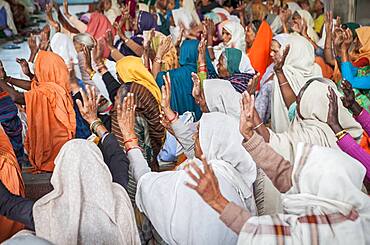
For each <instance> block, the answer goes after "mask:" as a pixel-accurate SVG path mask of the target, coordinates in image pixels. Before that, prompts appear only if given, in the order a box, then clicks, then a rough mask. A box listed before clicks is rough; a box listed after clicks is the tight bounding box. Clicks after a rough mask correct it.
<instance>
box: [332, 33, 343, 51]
mask: <svg viewBox="0 0 370 245" xmlns="http://www.w3.org/2000/svg"><path fill="white" fill-rule="evenodd" d="M344 37H345V35H344V31H343V29H342V28H338V27H336V28H335V29H334V31H333V44H334V47H335V48H336V49H337V50H340V49H341V47H342V44H343V42H344Z"/></svg>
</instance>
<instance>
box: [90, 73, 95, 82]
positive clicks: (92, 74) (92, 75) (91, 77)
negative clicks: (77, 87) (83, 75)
mask: <svg viewBox="0 0 370 245" xmlns="http://www.w3.org/2000/svg"><path fill="white" fill-rule="evenodd" d="M95 73H96V71H92V72H91V73H90V80H93V77H94V75H95Z"/></svg>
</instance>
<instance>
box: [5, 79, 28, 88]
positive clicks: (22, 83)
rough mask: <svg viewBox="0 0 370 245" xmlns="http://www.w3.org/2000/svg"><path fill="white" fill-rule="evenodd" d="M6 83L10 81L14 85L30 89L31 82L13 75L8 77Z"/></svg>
mask: <svg viewBox="0 0 370 245" xmlns="http://www.w3.org/2000/svg"><path fill="white" fill-rule="evenodd" d="M7 83H10V84H12V85H14V86H16V87H19V88H22V89H24V90H27V91H28V90H30V89H31V82H30V81H27V80H22V79H16V78H13V77H9V79H8V80H7Z"/></svg>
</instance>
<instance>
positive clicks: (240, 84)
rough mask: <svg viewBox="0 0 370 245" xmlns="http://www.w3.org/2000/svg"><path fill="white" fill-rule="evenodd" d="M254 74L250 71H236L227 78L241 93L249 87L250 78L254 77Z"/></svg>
mask: <svg viewBox="0 0 370 245" xmlns="http://www.w3.org/2000/svg"><path fill="white" fill-rule="evenodd" d="M253 76H254V74H250V73H235V74H234V75H232V76H231V77H229V78H227V79H226V80H229V81H230V83H231V85H233V87H234V88H235V90H236V91H237V92H239V93H243V92H244V91H246V90H247V88H248V82H249V79H251V78H253Z"/></svg>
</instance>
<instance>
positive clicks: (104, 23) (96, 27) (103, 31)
mask: <svg viewBox="0 0 370 245" xmlns="http://www.w3.org/2000/svg"><path fill="white" fill-rule="evenodd" d="M108 31H112V35H113V36H114V35H115V31H114V29H113V27H112V24H111V23H110V21H109V19H108V18H107V17H106V16H105V15H103V14H101V13H98V12H94V13H92V14H91V16H90V21H89V23H88V24H87V30H86V32H87V33H88V34H90V35H91V36H93V37H94V38H95V39H96V40H100V39H103V40H104V38H105V37H107V35H108ZM109 54H110V50H109V48H108V47H107V46H106V45H105V48H104V53H103V56H104V58H108V57H109Z"/></svg>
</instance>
